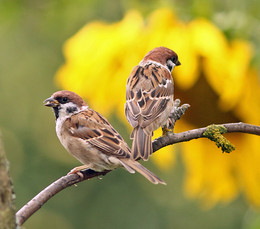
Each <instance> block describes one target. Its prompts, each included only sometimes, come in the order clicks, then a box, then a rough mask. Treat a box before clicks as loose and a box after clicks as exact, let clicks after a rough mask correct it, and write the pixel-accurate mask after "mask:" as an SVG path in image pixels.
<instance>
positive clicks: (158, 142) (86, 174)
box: [16, 122, 260, 226]
mask: <svg viewBox="0 0 260 229" xmlns="http://www.w3.org/2000/svg"><path fill="white" fill-rule="evenodd" d="M220 125H223V126H224V127H225V128H226V130H227V133H233V132H241V133H248V134H254V135H260V126H255V125H250V124H246V123H242V122H240V123H228V124H220ZM206 130H207V127H204V128H199V129H193V130H189V131H185V132H181V133H176V134H173V133H169V134H167V135H166V136H162V137H159V138H157V139H155V140H154V141H153V151H154V152H156V151H157V150H159V149H161V148H163V147H165V146H168V145H172V144H176V143H179V142H185V141H190V140H193V139H197V138H205V136H203V133H204V132H205V131H206ZM108 172H111V171H104V172H95V171H93V170H90V169H88V170H85V171H82V174H83V177H82V178H81V177H80V176H79V175H77V174H72V175H67V176H63V177H61V178H60V179H58V180H56V181H55V182H54V183H52V184H50V185H49V186H48V187H47V188H45V189H44V190H42V191H41V192H40V193H39V194H38V195H36V196H35V197H34V198H33V199H32V200H30V201H29V202H28V203H27V204H26V205H24V206H23V207H22V208H21V209H20V210H19V211H18V212H17V213H16V217H17V218H16V219H17V223H18V225H19V226H21V225H22V224H23V223H24V222H25V221H26V220H27V219H28V218H29V217H30V216H31V215H32V214H33V213H35V212H36V211H37V210H38V209H40V208H41V207H42V206H43V205H44V204H45V203H46V202H47V201H48V200H49V199H51V198H52V197H53V196H54V195H56V194H57V193H59V192H60V191H62V190H63V189H65V188H67V187H69V186H71V185H74V184H77V183H79V182H82V181H84V180H89V179H91V178H93V177H98V176H104V175H106V174H107V173H108Z"/></svg>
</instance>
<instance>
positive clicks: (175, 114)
mask: <svg viewBox="0 0 260 229" xmlns="http://www.w3.org/2000/svg"><path fill="white" fill-rule="evenodd" d="M180 104H181V100H179V99H175V101H174V108H173V109H172V111H171V114H170V116H169V129H170V130H173V128H174V126H175V123H176V121H177V120H179V119H180V118H181V117H182V116H183V115H184V113H185V111H186V110H187V109H188V108H189V107H190V105H189V104H187V103H185V104H182V105H181V106H180Z"/></svg>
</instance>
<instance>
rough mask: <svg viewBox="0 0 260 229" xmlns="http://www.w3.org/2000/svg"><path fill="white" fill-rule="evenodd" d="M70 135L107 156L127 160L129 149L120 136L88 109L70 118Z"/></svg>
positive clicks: (100, 117)
mask: <svg viewBox="0 0 260 229" xmlns="http://www.w3.org/2000/svg"><path fill="white" fill-rule="evenodd" d="M68 121H70V123H73V126H72V127H70V133H71V135H72V136H74V137H78V138H81V139H83V140H85V141H86V142H88V143H90V144H91V145H92V146H93V147H96V148H98V149H99V150H100V151H102V152H103V153H105V154H107V155H114V156H117V157H119V158H129V157H130V149H129V147H128V145H127V144H126V143H125V141H124V140H123V139H122V137H121V136H120V134H119V133H118V132H117V131H116V130H115V129H114V128H113V127H112V126H111V125H110V124H109V122H108V121H107V120H106V119H105V118H104V117H102V116H101V115H100V114H99V113H98V112H96V111H94V110H91V109H88V110H86V111H82V112H80V113H78V114H77V115H72V116H71V117H70V120H68Z"/></svg>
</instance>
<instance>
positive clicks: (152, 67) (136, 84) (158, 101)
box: [125, 63, 173, 128]
mask: <svg viewBox="0 0 260 229" xmlns="http://www.w3.org/2000/svg"><path fill="white" fill-rule="evenodd" d="M149 76H150V77H149ZM163 76H164V77H163ZM165 76H166V78H165ZM170 100H173V81H172V77H171V74H170V73H169V71H167V70H166V69H164V68H163V67H162V66H160V65H156V64H153V63H151V64H149V65H146V66H136V67H135V68H134V69H133V70H132V73H131V75H130V76H129V78H128V83H127V88H126V103H125V114H126V118H127V120H128V121H129V123H130V124H131V125H132V126H133V127H136V126H137V125H139V126H140V127H142V128H145V127H147V126H148V125H150V124H151V123H152V122H154V120H155V119H157V118H158V117H159V116H160V115H161V114H162V113H163V112H164V110H165V109H166V107H167V105H168V102H169V101H170Z"/></svg>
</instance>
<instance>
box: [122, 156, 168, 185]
mask: <svg viewBox="0 0 260 229" xmlns="http://www.w3.org/2000/svg"><path fill="white" fill-rule="evenodd" d="M120 161H121V163H122V164H123V165H124V167H125V165H127V167H130V168H132V169H133V170H135V171H137V172H138V173H140V174H141V175H143V176H144V177H145V178H146V179H147V180H149V181H150V182H152V183H153V184H164V185H166V183H165V182H164V181H163V180H162V179H160V178H159V177H158V176H156V175H155V174H154V173H152V172H151V171H150V170H148V169H147V168H145V167H144V166H142V165H141V164H140V163H139V162H137V161H134V160H132V159H120ZM127 170H128V169H127ZM128 171H129V170H128Z"/></svg>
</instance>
